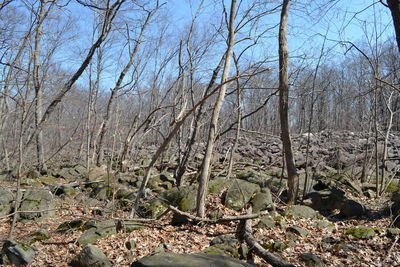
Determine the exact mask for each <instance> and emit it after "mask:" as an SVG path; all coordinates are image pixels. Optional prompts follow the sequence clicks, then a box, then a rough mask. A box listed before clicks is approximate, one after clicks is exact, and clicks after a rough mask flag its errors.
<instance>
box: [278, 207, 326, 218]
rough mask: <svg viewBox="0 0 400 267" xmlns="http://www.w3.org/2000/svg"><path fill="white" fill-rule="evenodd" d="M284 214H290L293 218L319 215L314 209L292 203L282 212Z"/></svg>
mask: <svg viewBox="0 0 400 267" xmlns="http://www.w3.org/2000/svg"><path fill="white" fill-rule="evenodd" d="M284 215H285V216H291V217H293V218H318V217H319V216H321V215H319V213H318V212H317V211H315V210H314V209H312V208H310V207H307V206H303V205H293V206H291V207H289V208H287V209H286V210H285V212H284Z"/></svg>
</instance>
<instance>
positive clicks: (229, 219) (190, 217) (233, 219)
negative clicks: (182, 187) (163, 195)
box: [168, 205, 268, 223]
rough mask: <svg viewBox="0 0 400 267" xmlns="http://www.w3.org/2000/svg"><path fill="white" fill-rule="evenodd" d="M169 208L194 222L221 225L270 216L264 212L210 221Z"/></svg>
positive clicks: (172, 207)
mask: <svg viewBox="0 0 400 267" xmlns="http://www.w3.org/2000/svg"><path fill="white" fill-rule="evenodd" d="M168 208H169V209H170V210H172V211H173V212H175V213H178V214H179V215H182V216H185V217H186V218H188V219H191V220H193V221H199V222H208V223H219V222H229V221H240V220H248V219H255V218H258V217H260V216H263V215H266V214H268V211H262V212H260V213H252V214H244V215H238V216H226V217H222V218H218V219H208V218H202V217H198V216H195V215H192V214H190V213H187V212H184V211H181V210H179V209H177V208H176V207H174V206H171V205H169V206H168Z"/></svg>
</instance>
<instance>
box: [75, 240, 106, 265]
mask: <svg viewBox="0 0 400 267" xmlns="http://www.w3.org/2000/svg"><path fill="white" fill-rule="evenodd" d="M70 265H71V266H72V267H109V266H113V265H112V263H111V262H110V260H109V259H108V258H107V257H106V255H104V253H103V252H102V251H101V250H100V249H98V248H97V247H95V246H93V245H90V244H89V245H87V246H85V247H84V248H83V249H82V251H81V252H80V253H79V254H78V255H76V256H75V257H74V258H73V259H72V261H71V262H70Z"/></svg>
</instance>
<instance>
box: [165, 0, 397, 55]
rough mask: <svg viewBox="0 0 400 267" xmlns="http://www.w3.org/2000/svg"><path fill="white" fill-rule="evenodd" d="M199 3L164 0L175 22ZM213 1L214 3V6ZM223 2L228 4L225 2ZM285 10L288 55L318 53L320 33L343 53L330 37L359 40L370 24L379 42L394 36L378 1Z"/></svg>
mask: <svg viewBox="0 0 400 267" xmlns="http://www.w3.org/2000/svg"><path fill="white" fill-rule="evenodd" d="M200 2H201V1H200V0H168V1H167V5H168V6H170V7H171V10H172V11H173V13H174V19H175V21H176V23H177V24H181V23H184V22H188V21H190V19H191V14H193V13H194V12H195V9H196V8H197V7H198V5H199V3H200ZM213 2H216V3H218V6H217V7H216V8H214V6H213V4H212V3H213ZM225 2H226V5H227V6H229V1H225ZM269 2H271V1H269ZM327 2H333V3H331V4H327V5H326V6H324V7H323V8H321V10H318V9H317V5H316V3H318V5H321V4H322V3H327ZM219 3H220V1H214V0H206V1H205V5H206V8H205V11H206V13H212V12H217V11H216V10H217V9H218V8H220V4H219ZM279 3H280V1H275V4H273V5H275V6H276V5H277V4H279ZM308 3H313V4H308ZM373 3H375V4H373ZM273 5H271V6H273ZM289 12H290V13H289V49H290V50H291V52H292V54H299V55H300V54H302V53H306V52H307V53H313V51H314V52H315V51H317V52H319V50H320V47H321V45H322V42H323V39H324V38H323V37H322V36H321V35H325V34H326V33H327V35H328V38H329V39H331V41H327V44H326V46H327V47H328V48H329V47H333V49H334V50H335V51H336V53H343V52H344V48H343V47H340V46H338V45H337V42H335V41H333V40H337V41H351V42H353V43H360V42H363V40H366V38H367V37H368V38H372V32H373V30H374V29H373V27H374V25H377V27H378V29H377V31H378V32H380V33H383V34H382V36H381V37H380V38H381V40H382V41H384V40H386V39H388V38H390V37H393V36H394V31H393V26H392V22H391V17H390V12H389V10H388V9H387V8H386V7H384V6H383V5H382V4H381V3H379V1H371V0H357V1H347V0H339V1H328V0H322V1H309V0H307V1H292V5H291V9H290V11H289ZM204 17H205V18H206V17H207V15H205V16H204ZM264 20H265V21H269V22H266V25H272V24H274V23H278V22H279V12H278V13H276V14H274V15H269V16H267V17H265V18H264ZM375 21H376V24H375V23H374V22H375ZM270 35H271V39H270V40H269V41H268V47H269V48H270V49H271V46H272V47H273V48H275V49H276V48H277V47H276V45H277V38H276V30H275V34H270ZM272 50H273V49H272Z"/></svg>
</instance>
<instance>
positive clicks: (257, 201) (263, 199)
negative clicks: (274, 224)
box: [251, 188, 273, 212]
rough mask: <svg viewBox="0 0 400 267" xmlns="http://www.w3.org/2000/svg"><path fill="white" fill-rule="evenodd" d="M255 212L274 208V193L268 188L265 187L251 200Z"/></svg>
mask: <svg viewBox="0 0 400 267" xmlns="http://www.w3.org/2000/svg"><path fill="white" fill-rule="evenodd" d="M251 204H252V206H253V212H260V211H263V210H266V209H269V208H272V206H273V201H272V194H271V191H270V190H269V189H268V188H264V189H263V190H262V192H260V193H257V194H256V195H255V196H254V197H253V198H252V200H251Z"/></svg>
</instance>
